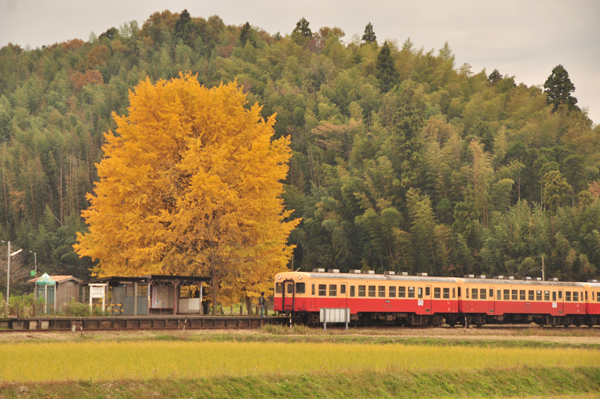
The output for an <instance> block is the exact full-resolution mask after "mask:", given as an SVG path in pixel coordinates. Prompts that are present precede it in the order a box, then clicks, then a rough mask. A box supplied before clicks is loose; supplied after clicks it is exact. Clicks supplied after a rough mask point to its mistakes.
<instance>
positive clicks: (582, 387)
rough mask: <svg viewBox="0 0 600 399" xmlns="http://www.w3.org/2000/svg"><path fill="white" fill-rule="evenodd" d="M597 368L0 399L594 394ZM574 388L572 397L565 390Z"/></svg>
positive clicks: (377, 375)
mask: <svg viewBox="0 0 600 399" xmlns="http://www.w3.org/2000/svg"><path fill="white" fill-rule="evenodd" d="M599 392H600V368H566V369H565V368H528V367H523V368H519V369H502V370H489V369H484V370H479V371H477V370H459V371H457V370H454V371H452V370H450V371H436V372H431V371H427V372H425V371H373V370H366V371H360V372H358V371H354V372H349V371H345V372H336V371H331V372H327V373H297V374H291V375H281V374H269V375H261V376H245V377H234V376H227V377H217V378H191V379H152V380H146V381H132V380H117V381H111V382H93V381H79V382H53V383H25V384H23V383H19V384H4V385H0V398H43V399H47V398H74V397H76V398H157V399H161V398H174V397H175V398H178V397H180V398H189V397H194V398H291V399H296V398H298V399H300V398H302V399H304V398H422V397H429V398H444V397H445V398H465V397H494V398H498V397H506V398H512V397H540V398H549V397H559V396H562V395H569V397H571V398H574V397H576V398H583V397H585V398H590V397H595V398H598V397H600V395H598V393H599ZM571 395H576V396H571Z"/></svg>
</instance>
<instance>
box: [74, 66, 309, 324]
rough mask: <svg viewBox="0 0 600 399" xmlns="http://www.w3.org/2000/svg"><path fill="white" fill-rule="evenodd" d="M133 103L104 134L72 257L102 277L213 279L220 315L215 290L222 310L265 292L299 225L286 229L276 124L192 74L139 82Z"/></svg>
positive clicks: (225, 88) (283, 153) (232, 92)
mask: <svg viewBox="0 0 600 399" xmlns="http://www.w3.org/2000/svg"><path fill="white" fill-rule="evenodd" d="M129 101H130V107H129V108H128V111H129V112H128V114H129V115H127V116H117V115H116V114H113V117H114V119H115V122H116V124H117V129H116V132H115V133H113V132H111V131H109V132H108V133H106V135H105V137H106V144H105V145H104V146H103V151H104V158H103V159H102V161H101V162H100V163H99V164H98V165H97V167H98V175H99V177H100V181H99V182H98V183H96V185H95V188H94V194H88V199H89V201H90V204H91V205H90V207H89V208H88V209H87V210H85V211H83V212H82V215H83V217H84V218H85V219H86V222H87V224H88V226H89V232H88V233H86V234H78V237H77V241H78V242H77V243H76V244H75V245H74V248H75V250H76V252H77V253H78V254H79V255H80V256H88V257H90V258H92V259H96V260H98V266H97V268H96V269H95V270H94V272H95V273H97V274H98V275H100V276H106V275H120V276H128V275H143V274H151V273H154V274H160V273H163V274H165V273H170V274H187V275H194V274H208V275H210V276H211V277H212V279H213V280H212V287H211V288H212V290H211V291H212V299H213V304H215V305H216V303H217V294H218V292H219V289H222V294H223V295H220V296H219V299H222V300H223V301H224V302H225V304H227V303H231V302H233V301H237V300H239V299H240V298H242V297H247V298H248V297H249V298H252V297H256V296H258V295H259V294H260V292H261V291H266V290H267V289H268V288H269V287H271V281H272V277H273V276H274V275H275V273H277V272H279V271H281V270H285V267H286V264H287V262H288V260H289V259H290V257H291V255H292V249H293V247H291V246H289V245H287V238H288V236H289V234H290V232H291V230H292V229H293V228H294V227H295V226H296V225H297V224H298V222H299V220H293V221H286V219H287V218H288V217H289V214H290V213H289V212H286V211H285V210H284V205H283V200H282V198H281V194H282V192H283V186H282V180H283V179H285V177H286V175H287V171H288V161H289V159H290V156H291V152H290V148H289V144H290V143H289V138H287V137H282V138H280V139H277V140H274V141H271V138H272V136H273V133H274V130H273V124H274V123H275V118H274V116H272V117H270V118H268V120H266V121H265V120H264V119H263V118H261V116H260V107H259V106H258V105H256V104H255V105H253V106H251V107H245V105H246V97H245V95H244V94H243V93H242V91H241V88H240V87H238V85H237V84H236V83H230V84H225V85H223V84H222V85H221V86H219V87H215V88H212V89H207V88H205V87H203V86H202V85H200V83H199V82H198V80H197V78H196V76H193V75H190V74H185V75H184V74H180V76H179V77H178V78H175V79H172V80H169V81H164V80H160V81H158V82H157V83H156V84H152V83H151V82H150V81H149V80H146V81H142V82H140V83H139V84H138V85H137V86H136V87H135V90H134V92H130V94H129ZM215 307H216V306H215ZM215 307H213V312H214V308H215Z"/></svg>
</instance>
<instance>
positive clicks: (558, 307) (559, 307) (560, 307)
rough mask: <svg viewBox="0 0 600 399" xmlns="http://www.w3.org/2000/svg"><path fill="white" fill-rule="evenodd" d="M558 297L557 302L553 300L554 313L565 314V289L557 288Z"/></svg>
mask: <svg viewBox="0 0 600 399" xmlns="http://www.w3.org/2000/svg"><path fill="white" fill-rule="evenodd" d="M557 295H558V297H557V298H556V302H554V301H552V308H553V309H552V310H553V312H552V313H555V312H556V314H558V316H564V315H565V302H564V301H565V293H564V291H563V290H561V289H559V290H557Z"/></svg>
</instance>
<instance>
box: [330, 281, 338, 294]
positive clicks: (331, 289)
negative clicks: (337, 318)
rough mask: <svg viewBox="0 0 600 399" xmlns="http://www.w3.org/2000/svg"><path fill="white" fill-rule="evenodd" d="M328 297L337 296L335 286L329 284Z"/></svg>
mask: <svg viewBox="0 0 600 399" xmlns="http://www.w3.org/2000/svg"><path fill="white" fill-rule="evenodd" d="M329 296H337V285H336V284H329Z"/></svg>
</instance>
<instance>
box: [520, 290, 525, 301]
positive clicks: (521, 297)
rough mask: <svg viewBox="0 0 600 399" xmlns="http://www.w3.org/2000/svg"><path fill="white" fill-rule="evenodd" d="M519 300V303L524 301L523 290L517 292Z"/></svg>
mask: <svg viewBox="0 0 600 399" xmlns="http://www.w3.org/2000/svg"><path fill="white" fill-rule="evenodd" d="M519 300H520V301H524V300H525V290H521V291H519Z"/></svg>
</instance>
